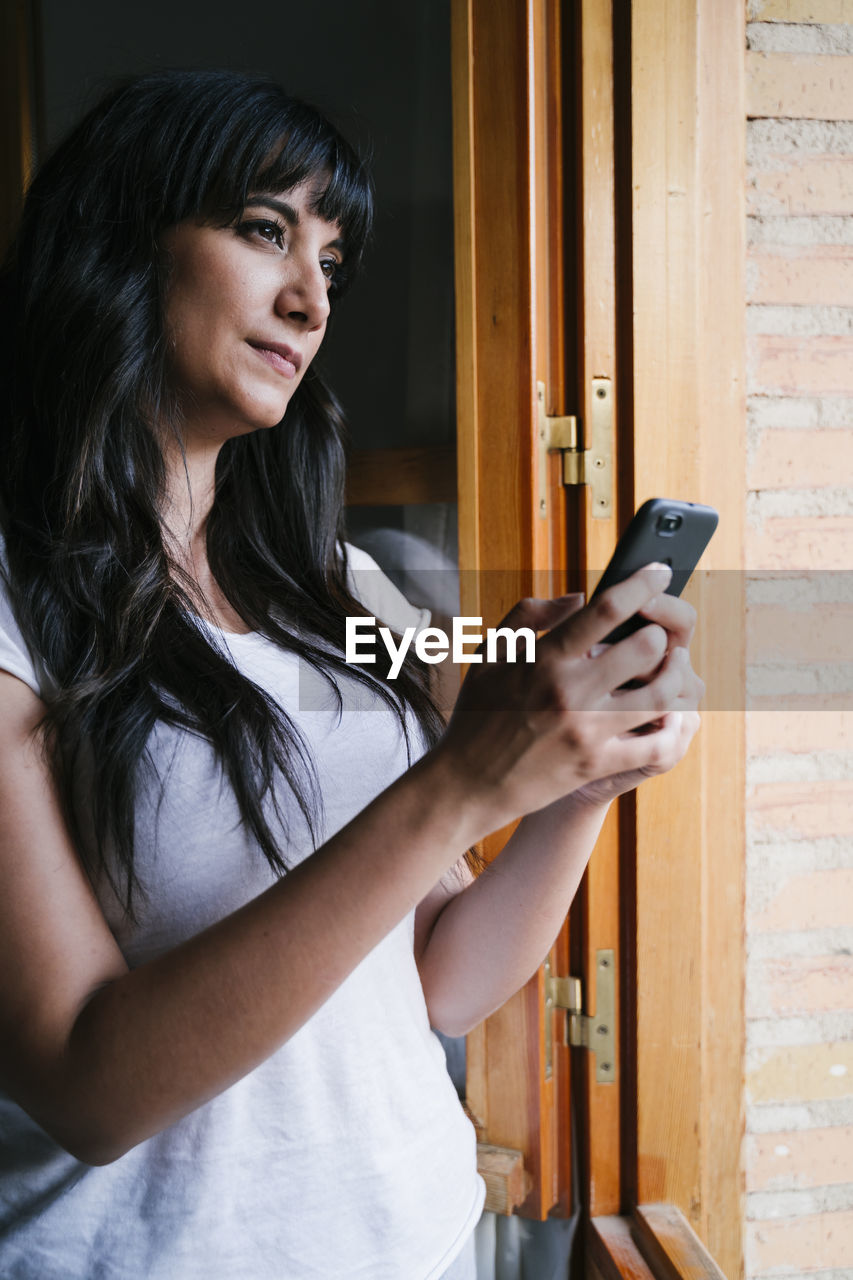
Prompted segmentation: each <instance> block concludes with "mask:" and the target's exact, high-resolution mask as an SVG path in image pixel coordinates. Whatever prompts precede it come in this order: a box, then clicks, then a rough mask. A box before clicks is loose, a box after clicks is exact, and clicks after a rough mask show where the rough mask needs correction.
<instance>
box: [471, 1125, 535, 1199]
mask: <svg viewBox="0 0 853 1280" xmlns="http://www.w3.org/2000/svg"><path fill="white" fill-rule="evenodd" d="M477 1171H478V1173H479V1174H480V1176H481V1177H482V1179H483V1181H484V1182H485V1184H486V1203H485V1206H484V1208H485V1210H486V1212H487V1213H501V1214H510V1213H512V1212H513V1210H514V1209H517V1208H518V1206H519V1205H521V1204H523V1203H524V1201H525V1199H526V1198H527V1195H528V1192H529V1191H530V1177H529V1175H528V1174H527V1173H526V1172H525V1169H524V1156H523V1154H522V1152H520V1151H511V1150H510V1149H509V1148H507V1147H495V1146H492V1145H490V1144H489V1143H487V1142H479V1143H478V1144H477Z"/></svg>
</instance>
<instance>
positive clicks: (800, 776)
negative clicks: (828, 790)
mask: <svg viewBox="0 0 853 1280" xmlns="http://www.w3.org/2000/svg"><path fill="white" fill-rule="evenodd" d="M850 777H853V752H848V751H821V752H814V753H812V754H811V755H807V754H803V755H794V754H784V755H783V754H781V753H779V754H777V755H773V756H763V757H759V758H758V759H752V760H750V761H748V763H747V769H746V782H747V786H749V787H752V786H756V785H757V784H758V783H761V782H815V781H819V780H820V779H827V778H839V779H840V778H850Z"/></svg>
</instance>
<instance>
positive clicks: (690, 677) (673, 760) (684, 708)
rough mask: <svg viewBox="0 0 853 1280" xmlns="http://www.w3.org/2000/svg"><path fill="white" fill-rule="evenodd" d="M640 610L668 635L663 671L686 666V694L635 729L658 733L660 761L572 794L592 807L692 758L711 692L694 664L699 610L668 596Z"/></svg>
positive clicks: (655, 598)
mask: <svg viewBox="0 0 853 1280" xmlns="http://www.w3.org/2000/svg"><path fill="white" fill-rule="evenodd" d="M640 612H641V613H642V615H643V617H644V618H648V620H649V622H656V623H658V625H659V626H661V627H663V628H664V630H665V631H666V633H667V637H668V644H667V652H666V656H665V658H664V661H663V663H662V664H661V667H659V668H658V670H662V669H663V667H664V666H666V665H667V664H669V663H676V664H678V665H680V666H681V667H682V668H683V675H682V681H681V693H680V695H679V697H678V700H677V704H676V706H675V708H674V709H673V710H671V711H669V712H668V713H667V714H666V715H665V716H662V717H661V718H660V719H659V720H655V721H654V722H652V723H650V724H649V725H647V726H644V727H643V729H641V730H636V731H635V732H637V733H646V734H654V735H656V737H657V744H656V751H655V756H654V760H653V761H652V762H651V763H650V764H647V765H646V766H645V767H644V768H642V769H633V770H630V771H629V772H627V773H615V774H611V775H610V777H607V778H598V779H597V780H596V781H595V782H588V783H587V784H586V785H585V786H583V787H579V788H578V790H577V791H574V792H572V800H573V801H574V802H578V801H579V802H581V803H585V804H589V805H592V806H598V805H608V804H609V803H610V801H611V800H613V799H615V798H616V796H620V795H624V793H625V792H626V791H632V790H633V789H634V788H635V787H637V786H639V784H640V783H641V782H643V781H644V779H646V778H651V777H654V776H655V775H656V774H659V773H667V772H668V771H669V770H670V769H672V768H673V767H674V766H675V765H677V764H678V762H679V761H680V760H681V759H682V758H683V756H684V755H685V754H686V752H687V748H688V747H689V746H690V743H691V741H692V740H693V738H694V736H695V734H696V732H697V730H698V728H699V723H700V721H699V714H698V711H697V707H698V705H699V702H700V701H701V699H702V696H703V694H704V692H705V685H704V683H703V682H702V680H701V679H700V677H699V676H698V675H697V674H696V672H695V671H694V670H693V668H692V666H691V665H690V652H689V648H688V646H689V644H690V641H691V639H692V637H693V632H694V630H695V628H696V610H695V609H694V608H693V606H692V605H691V604H688V602H687V601H686V600H680V599H678V598H677V597H676V596H669V595H666V594H665V593H663V594H661V595H659V596H655V597H654V599H652V600H650V601H649V603H648V604H647V605H646V606H645V607H644V608H643V609H642V610H641V611H640ZM602 648H603V646H602ZM655 674H656V673H655Z"/></svg>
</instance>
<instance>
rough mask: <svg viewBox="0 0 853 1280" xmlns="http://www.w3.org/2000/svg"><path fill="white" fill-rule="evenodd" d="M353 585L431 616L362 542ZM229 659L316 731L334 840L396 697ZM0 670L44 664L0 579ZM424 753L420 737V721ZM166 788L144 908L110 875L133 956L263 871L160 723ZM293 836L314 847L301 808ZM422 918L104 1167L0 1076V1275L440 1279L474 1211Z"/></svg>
mask: <svg viewBox="0 0 853 1280" xmlns="http://www.w3.org/2000/svg"><path fill="white" fill-rule="evenodd" d="M349 555H350V567H351V570H354V571H355V572H354V579H355V590H356V592H357V594H358V596H359V598H360V599H362V600H363V601H364V603H365V605H366V606H367V607H368V608H369V609H370V610H371V612H373V613H375V614H376V616H377V617H379V618H381V619H383V621H385V622H387V623H389V624H390V625H391V626H392V627H393V628H394V629H395V630H402V629H403V627H404V626H412V625H415V626H423V625H425V624H426V621H427V620H428V615H425V614H421V613H419V612H418V611H417V610H414V609H413V608H412V607H411V606H410V605H409V604H408V603H407V602H406V601H405V600H404V599H403V597H402V596H401V595H400V594H399V592H397V590H396V588H394V587H393V586H392V584H391V583H390V582H388V580H387V579H386V578H385V577H384V576H383V575H382V574H381V573H380V572H379V570H378V569H377V568H376V566H375V564H374V563H373V562H372V561H371V560H370V558H369V557H368V556H366V555H365V554H364V553H363V552H359V551H357V550H356V549H355V548H350V549H349ZM218 634H219V637H220V642H221V643H222V644H224V645H226V646H227V648H228V650H229V651H230V653H231V654H232V656H233V660H234V662H235V664H236V665H237V666H238V667H239V669H240V670H241V671H242V672H243V673H244V674H245V675H246V676H248V677H249V678H250V679H252V680H253V681H255V683H257V684H258V685H260V686H262V687H263V688H264V689H266V690H267V691H268V692H269V693H270V694H271V696H272V697H274V698H275V699H276V700H277V701H279V703H280V704H281V705H282V706H283V707H284V708H285V709H286V710H287V711H288V713H289V714H291V715H292V716H293V717H294V718H295V719H296V721H297V723H298V726H299V728H300V730H301V732H302V733H303V734H304V735H305V738H306V740H307V742H308V744H309V746H310V748H311V751H312V753H313V756H314V760H315V763H316V767H317V771H318V774H319V780H320V788H321V793H322V795H323V799H324V809H325V812H324V819H323V830H322V835H321V839H325V838H328V837H329V836H331V835H332V834H333V833H334V832H335V831H337V830H338V829H339V828H340V827H341V826H343V825H344V824H345V823H346V822H347V821H349V819H350V818H352V817H353V816H354V815H355V814H356V813H358V812H359V811H360V810H361V809H362V808H364V806H365V805H366V804H368V803H369V802H370V801H371V800H372V799H373V798H374V797H375V796H376V795H378V794H379V792H380V791H382V790H384V788H386V787H387V786H388V785H389V784H390V783H391V782H392V781H393V780H394V779H395V778H396V777H398V776H399V774H400V773H402V772H403V771H404V770H405V768H406V767H407V756H406V748H405V742H404V739H403V735H402V733H401V731H400V727H399V724H398V722H397V721H396V718H395V717H394V715H393V713H392V712H390V711H389V710H388V709H387V708H386V707H385V706H384V704H383V703H381V702H380V701H379V700H378V699H375V698H374V697H373V695H372V694H370V692H369V691H365V690H364V689H363V688H362V687H361V686H356V685H355V684H354V682H347V681H345V680H344V681H341V682H340V683H341V686H342V691H343V692H344V693H345V707H344V710H343V712H342V714H341V715H340V716H339V715H338V712H337V707H336V705H335V703H334V700H333V698H332V697H331V696H330V693H329V692H328V690H327V687H326V685H325V682H324V681H322V680H318V679H317V678H316V677H315V678H314V679H313V680H311V679H305V678H303V679H302V681H301V682H300V671H299V664H298V662H297V660H296V659H295V658H294V657H292V656H291V655H288V654H285V653H282V652H281V651H280V650H279V649H277V648H276V647H275V646H274V645H272V644H271V643H270V642H269V641H267V640H265V639H264V638H263V637H261V636H259V635H256V634H251V635H246V636H240V635H233V634H226V633H218ZM0 668H2V669H4V670H6V671H10V672H12V673H13V674H14V675H16V676H18V677H19V678H20V679H22V680H24V681H25V682H26V683H27V684H28V685H29V686H30V687H31V688H33V689H34V690H35V691H36V692H39V691H40V680H39V676H38V674H37V670H36V667H35V666H34V664H33V662H32V661H31V659H30V656H29V655H28V653H27V651H26V647H25V645H24V643H23V640H22V638H21V635H20V632H19V630H18V628H17V626H16V624H15V621H14V617H13V615H12V611H11V609H10V606H9V601H8V597H7V594H6V591H5V586H4V587H3V590H2V592H0ZM411 736H412V740H413V751H414V753H415V754H417V753H418V751H419V750H420V748H419V747H418V745H417V744H418V735H417V732H414V733H412V735H411ZM151 751H152V755H153V758H154V761H155V763H156V765H157V770H158V773H159V775H160V777H162V778H164V779H165V786H164V790H163V794H162V797H161V796H160V794H159V791H158V793H157V794H152V795H149V796H147V797H146V798H145V799H144V800H143V801H142V803H141V804H140V806H139V809H138V813H137V865H138V869H139V875H140V881H141V883H142V885H143V887H144V889H145V891H146V892H145V897H144V898H141V899H140V902H139V907H138V915H139V919H138V922H137V923H136V924H133V923H131V922H129V921H128V920H127V919H126V918H125V917H124V915H123V913H122V911H121V908H120V906H119V904H118V903H117V902H116V901H115V899H114V898H112V897H111V895H110V894H109V892H108V891H107V890H106V889H104V890H103V891H102V892H101V893H100V895H99V896H100V898H101V903H102V907H103V910H104V914H105V916H106V918H107V920H108V922H109V925H110V927H111V929H112V931H113V933H114V934H115V937H116V938H117V940H118V943H119V945H120V947H121V949H122V951H123V953H124V955H125V957H126V958H127V961H128V963H129V964H130V965H131V966H137V965H140V964H144V963H145V961H146V960H149V959H151V958H152V957H154V956H157V955H159V954H160V953H161V952H163V951H165V950H167V949H168V948H170V947H173V946H175V945H176V944H177V943H179V942H181V941H182V940H183V939H185V938H188V937H190V936H192V935H193V934H195V933H197V932H199V931H200V930H201V929H203V928H205V927H206V926H207V925H209V924H211V923H212V922H214V921H215V920H217V919H220V918H222V917H223V916H224V915H227V914H228V913H230V912H232V911H234V910H236V909H237V908H238V907H240V906H241V905H242V904H243V903H245V902H247V901H249V900H250V899H251V898H253V897H255V896H256V895H257V894H259V893H261V892H263V890H264V889H266V888H267V887H268V886H269V885H270V884H271V883H272V881H273V878H274V877H273V875H272V872H271V871H270V868H269V866H268V864H267V862H266V860H265V859H264V858H263V856H262V855H261V853H260V852H259V850H258V849H257V847H256V846H255V845H254V843H253V841H252V840H251V838H250V837H249V836H248V835H247V834H246V832H245V830H244V828H243V826H242V824H241V822H240V819H239V815H238V811H237V806H236V803H235V801H234V797H233V795H232V793H231V791H230V788H229V786H228V784H227V782H226V781H225V780H224V779H223V775H222V771H221V770H220V768H219V766H218V765H217V763H216V761H215V759H214V757H213V752H212V751H211V749H210V747H209V746H208V744H207V743H205V742H203V741H200V740H199V739H198V738H196V737H194V736H193V735H191V734H188V733H185V732H182V731H180V730H176V729H172V728H169V727H167V726H163V725H160V726H158V728H157V729H156V730H155V733H154V735H153V741H152V744H151ZM290 821H291V823H292V829H291V831H290V834H289V839H288V842H287V848H286V851H285V856H286V861H287V862H288V864H289V865H293V864H294V863H296V862H298V861H300V860H301V859H302V858H304V857H306V856H309V854H310V848H311V847H310V843H309V842H308V838H307V833H306V831H305V827H304V824H303V823H302V822H301V820H300V818H299V817H298V815H294V816H293V817H292V819H290ZM413 923H414V918H413V916H412V915H410V916H409V917H408V918H407V919H405V920H404V921H403V922H402V923H401V924H400V925H399V926H398V927H397V928H396V929H395V930H394V931H393V932H392V933H391V934H390V935H389V936H388V937H386V938H385V939H384V941H383V942H381V943H380V944H379V945H378V946H377V947H376V948H375V949H374V950H373V951H372V952H371V953H370V955H368V956H367V957H366V959H365V960H364V961H363V962H362V963H361V964H360V965H359V966H358V968H357V969H356V970H355V971H354V972H353V973H352V974H351V975H350V976H349V977H348V978H347V980H346V981H345V982H344V983H343V985H342V986H341V987H340V988H339V989H338V990H337V991H336V992H335V994H334V995H333V996H332V997H331V998H330V999H329V1000H328V1001H327V1002H326V1003H325V1004H324V1005H323V1007H322V1008H321V1009H320V1010H319V1011H318V1012H317V1014H315V1016H314V1017H313V1018H311V1020H310V1021H309V1022H308V1023H306V1025H305V1026H303V1027H302V1029H301V1030H300V1031H298V1032H297V1033H296V1035H294V1036H293V1037H292V1038H291V1039H290V1040H289V1041H288V1042H287V1043H286V1044H285V1045H284V1046H283V1047H282V1048H281V1049H279V1050H278V1052H276V1053H275V1054H273V1055H272V1057H271V1058H269V1059H268V1060H267V1061H266V1062H264V1063H263V1064H262V1065H261V1066H260V1067H259V1068H257V1070H255V1071H253V1072H251V1073H250V1074H249V1075H248V1076H246V1077H245V1078H244V1079H242V1080H241V1081H239V1082H238V1083H237V1084H235V1085H233V1086H232V1087H231V1088H230V1089H227V1090H226V1091H225V1092H224V1093H222V1094H220V1095H219V1096H218V1097H217V1098H215V1099H213V1101H211V1102H209V1103H207V1104H205V1105H204V1106H202V1107H199V1108H198V1110H196V1111H194V1112H193V1113H192V1114H191V1115H189V1116H187V1117H186V1118H185V1119H184V1120H181V1121H180V1122H179V1123H178V1124H176V1125H174V1126H172V1127H171V1128H170V1129H167V1130H165V1131H164V1132H163V1133H161V1134H159V1135H157V1136H156V1137H154V1138H150V1139H149V1140H148V1141H146V1142H143V1143H141V1144H140V1145H139V1146H137V1147H135V1148H134V1149H133V1150H132V1151H130V1152H128V1154H127V1155H125V1156H123V1157H122V1158H121V1159H119V1160H117V1161H115V1162H114V1163H113V1164H110V1165H106V1166H104V1167H97V1168H93V1167H90V1166H88V1165H85V1164H82V1163H80V1162H79V1161H78V1160H76V1159H74V1157H72V1156H70V1155H69V1154H68V1153H67V1152H66V1151H64V1150H63V1149H62V1148H61V1147H59V1146H57V1145H56V1143H54V1142H53V1141H52V1140H51V1139H50V1138H49V1137H48V1136H47V1134H45V1133H44V1131H43V1130H42V1129H40V1128H39V1126H38V1125H37V1124H35V1123H34V1122H33V1121H32V1120H31V1119H30V1118H29V1117H28V1116H27V1115H26V1114H25V1113H24V1112H23V1111H22V1110H21V1109H20V1108H19V1107H18V1106H17V1105H16V1104H15V1103H13V1102H12V1101H11V1100H10V1099H8V1098H6V1097H5V1095H2V1094H0V1275H2V1276H3V1277H4V1280H71V1278H72V1277H74V1278H79V1280H95V1278H97V1280H436V1278H437V1277H439V1276H441V1274H442V1273H443V1271H444V1270H445V1269H446V1268H447V1267H448V1266H449V1265H450V1263H451V1262H452V1261H453V1259H454V1258H455V1257H456V1256H457V1254H458V1253H459V1251H460V1250H461V1249H462V1247H463V1245H464V1244H465V1242H466V1240H467V1238H468V1237H469V1235H470V1233H471V1231H472V1230H473V1227H474V1225H475V1223H476V1221H477V1218H478V1217H479V1215H480V1212H481V1209H482V1205H483V1199H484V1188H483V1184H482V1180H481V1179H480V1178H479V1176H478V1175H477V1173H476V1155H475V1136H474V1130H473V1128H472V1126H471V1124H470V1122H469V1121H468V1119H467V1118H466V1116H465V1115H464V1113H463V1111H462V1109H461V1107H460V1104H459V1102H458V1100H457V1097H456V1093H455V1091H454V1089H453V1086H452V1085H451V1082H450V1080H449V1078H448V1075H447V1071H446V1068H445V1063H444V1054H443V1050H442V1048H441V1045H440V1044H439V1042H438V1040H437V1039H436V1037H435V1036H434V1035H433V1033H432V1032H431V1031H430V1028H429V1022H428V1017H427V1011H426V1006H425V1003H424V997H423V992H422V989H421V986H420V982H419V979H418V973H417V969H416V966H415V962H414V955H413Z"/></svg>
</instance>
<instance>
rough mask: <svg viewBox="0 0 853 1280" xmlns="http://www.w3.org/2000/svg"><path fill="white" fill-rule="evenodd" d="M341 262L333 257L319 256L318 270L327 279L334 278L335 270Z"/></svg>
mask: <svg viewBox="0 0 853 1280" xmlns="http://www.w3.org/2000/svg"><path fill="white" fill-rule="evenodd" d="M340 265H341V264H340V263H339V262H338V261H337V260H336V259H335V258H321V259H320V270H321V271H322V272H323V275H324V276H325V277H326V279H327V280H334V278H335V272H336V271H337V269H338V267H339V266H340Z"/></svg>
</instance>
